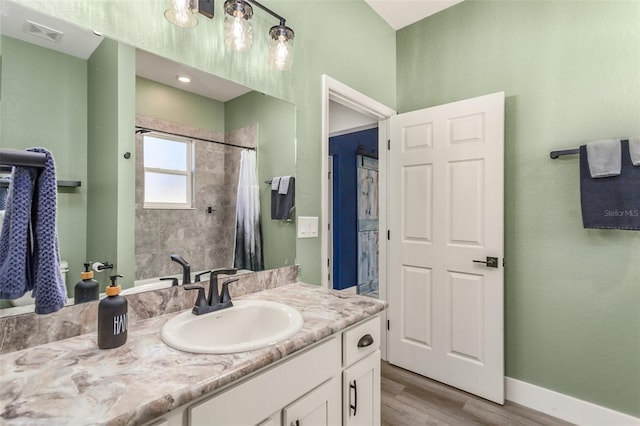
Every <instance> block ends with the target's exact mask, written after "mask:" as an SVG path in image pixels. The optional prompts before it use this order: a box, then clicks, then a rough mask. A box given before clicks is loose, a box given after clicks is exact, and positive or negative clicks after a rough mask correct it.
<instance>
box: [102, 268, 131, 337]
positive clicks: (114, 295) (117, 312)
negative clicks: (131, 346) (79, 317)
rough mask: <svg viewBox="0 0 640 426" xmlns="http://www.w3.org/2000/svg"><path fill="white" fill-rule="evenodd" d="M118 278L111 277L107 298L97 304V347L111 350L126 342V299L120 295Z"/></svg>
mask: <svg viewBox="0 0 640 426" xmlns="http://www.w3.org/2000/svg"><path fill="white" fill-rule="evenodd" d="M118 277H122V275H112V276H111V277H109V279H111V285H110V286H108V287H107V297H105V298H104V299H102V300H101V301H100V303H99V304H98V347H99V348H100V349H111V348H117V347H118V346H122V345H124V344H125V342H126V341H127V323H128V320H127V299H126V298H125V297H123V296H121V295H120V286H119V285H118V284H117V282H116V281H117V279H118Z"/></svg>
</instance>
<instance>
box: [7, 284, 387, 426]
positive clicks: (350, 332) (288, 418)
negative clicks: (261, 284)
mask: <svg viewBox="0 0 640 426" xmlns="http://www.w3.org/2000/svg"><path fill="white" fill-rule="evenodd" d="M240 299H244V300H251V299H254V300H268V301H273V302H279V303H283V304H286V305H289V306H291V307H294V308H295V309H297V310H298V311H299V312H300V313H301V314H302V316H303V318H304V325H303V327H302V329H301V330H300V331H299V332H297V333H296V334H295V335H293V336H292V337H291V338H289V339H286V340H283V341H281V342H279V343H276V344H273V345H270V346H268V347H265V348H262V349H256V350H252V351H247V352H238V353H232V354H221V355H211V354H193V353H187V352H182V351H178V350H176V349H173V348H171V347H169V346H167V345H165V344H164V343H163V342H162V340H161V339H160V330H161V329H162V327H163V325H164V324H165V323H166V322H167V321H168V320H170V319H171V318H173V317H175V316H176V315H178V313H171V314H165V315H160V316H157V317H154V318H150V319H146V320H142V321H139V322H137V323H135V324H132V325H131V326H130V328H129V339H128V341H127V343H126V344H125V345H124V346H121V347H119V348H115V349H111V350H100V349H98V348H97V346H96V335H95V333H87V334H83V335H80V336H77V337H73V338H69V339H65V340H60V341H57V342H52V343H47V344H44V345H40V346H36V347H32V348H29V349H24V350H21V351H16V352H11V353H7V354H4V355H0V373H1V374H0V407H3V408H2V409H1V410H2V411H0V422H2V423H3V424H10V425H13V424H15V425H18V424H24V425H26V424H28V425H34V424H46V425H54V424H65V425H68V424H74V425H80V424H109V425H111V424H113V425H115V424H118V425H120V424H144V425H166V426H177V425H184V426H186V425H216V424H218V425H225V426H229V425H274V426H275V425H286V426H290V425H294V426H298V425H305V424H325V425H332V426H333V425H337V424H344V425H356V424H363V425H365V424H366V425H372V424H373V425H375V424H379V422H380V417H379V416H380V406H379V398H380V394H379V392H380V351H379V341H380V318H379V315H378V314H379V312H381V311H383V310H384V309H385V302H381V301H379V300H376V299H371V298H367V297H364V296H357V295H348V294H343V293H341V292H337V291H332V290H326V289H322V288H319V287H316V286H311V285H307V284H303V283H294V284H289V285H284V286H281V287H276V288H272V289H269V290H265V291H260V292H257V293H253V294H248V295H245V296H242V297H239V298H238V300H240ZM203 332H211V333H213V332H215V330H203ZM359 344H360V345H359Z"/></svg>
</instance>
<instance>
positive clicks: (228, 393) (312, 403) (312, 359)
mask: <svg viewBox="0 0 640 426" xmlns="http://www.w3.org/2000/svg"><path fill="white" fill-rule="evenodd" d="M379 344H380V318H379V316H378V315H376V316H374V317H371V318H369V319H367V320H364V321H362V322H360V323H358V324H355V325H354V326H352V327H350V328H348V329H346V330H344V331H342V332H341V333H339V334H338V333H337V334H334V335H333V336H330V337H327V338H326V339H324V340H322V341H321V342H318V343H316V344H314V345H313V346H312V347H310V348H308V349H305V350H303V351H302V352H301V353H299V354H294V355H292V356H291V357H289V358H287V359H284V360H282V361H281V362H279V363H277V364H276V365H274V366H270V367H266V368H265V369H264V370H262V371H259V372H257V373H256V374H254V375H252V376H251V377H250V378H247V379H245V380H241V381H240V382H239V383H237V384H233V385H231V386H229V387H227V388H226V389H223V390H221V391H217V392H215V393H214V394H212V395H208V396H205V397H202V398H200V399H199V400H197V401H195V402H192V403H190V404H189V405H186V406H184V407H180V408H178V409H176V410H174V411H173V412H171V413H167V414H166V415H164V416H162V417H161V418H159V419H156V420H155V421H153V422H150V423H148V426H151V425H154V426H155V425H163V426H187V425H188V426H214V425H220V426H234V425H239V426H240V425H241V426H251V425H256V426H336V425H340V424H342V425H345V426H346V425H367V426H378V425H380V351H379ZM356 388H357V389H356ZM356 391H357V401H356V395H355V393H356ZM353 407H355V408H353ZM354 411H355V412H354Z"/></svg>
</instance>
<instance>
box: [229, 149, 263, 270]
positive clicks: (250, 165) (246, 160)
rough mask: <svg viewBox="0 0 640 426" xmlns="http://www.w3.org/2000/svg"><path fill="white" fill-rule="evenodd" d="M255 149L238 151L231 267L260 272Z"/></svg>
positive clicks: (261, 265)
mask: <svg viewBox="0 0 640 426" xmlns="http://www.w3.org/2000/svg"><path fill="white" fill-rule="evenodd" d="M256 167H257V164H256V152H255V151H253V150H248V149H243V150H242V152H241V153H240V173H239V177H238V197H237V201H236V248H235V259H234V262H233V263H234V267H235V268H238V269H250V270H252V271H261V270H263V269H264V260H263V258H262V231H261V229H260V188H259V186H258V175H257V172H256Z"/></svg>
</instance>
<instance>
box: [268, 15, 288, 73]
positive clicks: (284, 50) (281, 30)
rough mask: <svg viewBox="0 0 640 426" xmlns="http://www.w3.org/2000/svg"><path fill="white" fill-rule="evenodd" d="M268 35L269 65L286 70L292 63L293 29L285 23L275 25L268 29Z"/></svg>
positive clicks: (275, 68)
mask: <svg viewBox="0 0 640 426" xmlns="http://www.w3.org/2000/svg"><path fill="white" fill-rule="evenodd" d="M269 36H270V42H269V67H270V68H272V69H274V70H279V71H285V70H288V69H289V68H291V64H292V63H293V38H294V32H293V30H292V29H291V28H289V27H287V26H285V25H276V26H275V27H271V29H270V30H269Z"/></svg>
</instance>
